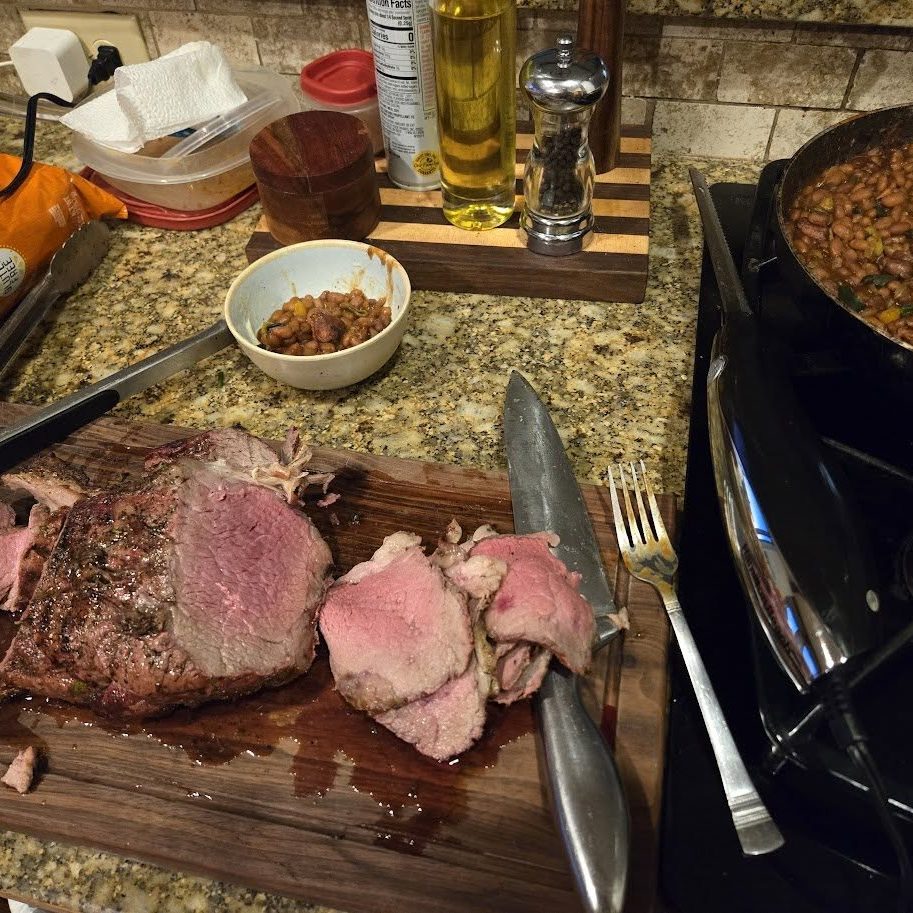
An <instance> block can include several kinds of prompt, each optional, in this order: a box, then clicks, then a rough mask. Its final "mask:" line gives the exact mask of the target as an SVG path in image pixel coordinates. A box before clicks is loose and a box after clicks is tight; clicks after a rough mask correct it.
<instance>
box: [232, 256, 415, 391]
mask: <svg viewBox="0 0 913 913" xmlns="http://www.w3.org/2000/svg"><path fill="white" fill-rule="evenodd" d="M356 288H360V289H361V290H362V291H363V292H364V293H365V295H366V296H367V297H368V298H380V297H381V296H383V297H386V299H387V304H388V305H389V306H390V310H391V312H392V317H391V320H390V325H389V326H388V327H385V328H384V329H383V330H381V332H380V333H378V334H377V335H376V336H374V337H373V338H372V339H369V340H368V341H367V342H363V343H361V344H360V345H357V346H353V347H352V348H351V349H343V350H342V351H341V352H329V353H327V354H326V355H281V354H279V353H277V352H270V351H268V350H267V349H263V348H261V347H260V344H259V343H258V342H257V330H258V329H259V328H260V327H261V326H262V325H263V321H264V320H266V318H267V317H269V315H270V314H272V313H273V311H275V310H276V309H277V308H281V307H282V305H283V304H285V302H286V301H288V299H289V298H291V297H293V296H295V295H299V296H300V295H313V296H314V297H315V298H316V297H317V296H318V295H319V294H320V293H321V292H322V291H324V290H327V289H328V290H329V291H332V292H350V291H352V290H353V289H356ZM411 294H412V286H411V285H410V284H409V277H408V276H407V275H406V271H405V270H404V269H403V267H402V265H401V264H400V263H399V262H398V261H397V260H395V259H394V258H393V257H391V256H390V255H389V254H387V253H385V252H384V251H382V250H378V248H376V247H371V246H370V245H368V244H361V243H359V242H357V241H334V240H328V241H304V242H303V243H301V244H293V245H291V246H290V247H283V248H282V249H281V250H277V251H275V252H273V253H271V254H267V255H266V256H265V257H262V258H261V259H259V260H257V261H255V262H254V263H252V264H251V265H250V266H248V267H247V269H246V270H244V272H243V273H241V275H239V276H238V278H237V279H235V281H234V282H232V284H231V287H230V288H229V290H228V294H227V295H226V296H225V322H226V323H227V324H228V328H229V330H231V333H232V335H233V336H234V337H235V339H236V340H237V341H238V345H239V346H240V347H241V349H242V350H243V352H244V354H245V355H247V357H248V358H249V359H250V360H251V361H252V362H253V363H254V364H255V365H256V366H257V367H258V368H259V369H260V370H261V371H263V372H264V373H265V374H268V375H269V376H270V377H273V378H275V379H276V380H278V381H281V382H282V383H284V384H290V385H291V386H293V387H298V388H299V389H301V390H335V389H337V388H338V387H346V386H348V385H349V384H354V383H358V381H360V380H364V379H365V378H366V377H368V376H370V375H371V374H373V373H374V372H375V371H377V370H378V369H379V368H381V367H383V365H384V364H386V362H387V361H388V360H389V359H390V356H391V355H393V353H394V352H395V351H396V348H397V346H398V345H399V344H400V342H402V338H403V335H404V334H405V332H406V324H407V322H408V318H409V299H410V297H411Z"/></svg>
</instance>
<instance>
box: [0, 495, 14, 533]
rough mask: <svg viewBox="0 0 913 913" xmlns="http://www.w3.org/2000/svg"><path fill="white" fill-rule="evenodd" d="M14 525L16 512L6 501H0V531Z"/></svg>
mask: <svg viewBox="0 0 913 913" xmlns="http://www.w3.org/2000/svg"><path fill="white" fill-rule="evenodd" d="M15 525H16V511H14V510H13V508H12V507H10V506H9V504H7V503H6V501H0V531H2V530H5V529H12V528H13V527H14V526H15Z"/></svg>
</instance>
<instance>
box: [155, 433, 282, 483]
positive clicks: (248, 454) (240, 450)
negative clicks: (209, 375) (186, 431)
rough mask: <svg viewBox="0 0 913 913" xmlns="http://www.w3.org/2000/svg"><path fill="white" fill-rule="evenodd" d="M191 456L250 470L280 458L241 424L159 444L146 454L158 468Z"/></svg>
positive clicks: (267, 464)
mask: <svg viewBox="0 0 913 913" xmlns="http://www.w3.org/2000/svg"><path fill="white" fill-rule="evenodd" d="M188 459H189V460H196V461H197V462H202V463H218V462H222V463H225V464H226V465H227V466H230V467H232V468H233V469H237V470H240V471H242V472H248V473H250V472H252V471H253V469H254V468H256V467H264V466H270V465H272V464H273V463H276V462H277V461H278V458H277V455H276V452H275V451H274V450H273V449H272V447H270V446H269V444H267V443H266V442H265V441H261V440H260V438H258V437H254V436H253V435H251V434H248V433H247V432H246V431H241V430H240V429H238V428H222V429H220V430H218V431H209V432H207V433H206V434H198V435H195V436H194V437H189V438H184V439H183V440H180V441H173V442H172V443H170V444H165V445H164V446H162V447H158V448H156V449H155V450H153V451H152V452H151V453H149V455H148V456H147V457H146V460H145V466H146V469H155V468H156V467H157V466H162V465H173V464H175V463H179V462H181V461H182V460H188Z"/></svg>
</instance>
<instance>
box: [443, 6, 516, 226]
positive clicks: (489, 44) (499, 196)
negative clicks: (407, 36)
mask: <svg viewBox="0 0 913 913" xmlns="http://www.w3.org/2000/svg"><path fill="white" fill-rule="evenodd" d="M430 3H431V9H432V12H433V13H434V67H435V79H436V83H437V107H438V134H439V142H440V155H441V191H442V195H443V205H444V215H445V216H446V217H447V219H448V220H449V221H451V222H452V223H453V224H454V225H458V226H459V227H460V228H468V229H470V230H473V231H480V230H483V229H487V228H495V227H497V226H498V225H501V224H503V223H504V222H506V221H507V219H509V218H510V215H511V213H512V212H513V210H514V197H515V194H514V189H515V174H514V163H515V160H516V132H517V119H516V92H515V86H516V74H515V69H514V68H515V65H516V64H515V59H516V44H517V11H516V0H430Z"/></svg>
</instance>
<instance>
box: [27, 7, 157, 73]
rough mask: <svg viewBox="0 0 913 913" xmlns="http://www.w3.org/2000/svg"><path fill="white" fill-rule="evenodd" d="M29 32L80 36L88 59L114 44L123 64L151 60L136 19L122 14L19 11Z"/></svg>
mask: <svg viewBox="0 0 913 913" xmlns="http://www.w3.org/2000/svg"><path fill="white" fill-rule="evenodd" d="M19 12H20V14H21V16H22V21H23V23H24V24H25V27H26V28H27V29H30V28H33V27H34V26H43V27H44V28H48V29H69V30H70V31H71V32H75V33H76V34H77V35H78V36H79V40H80V41H81V42H82V44H83V47H84V48H85V51H86V54H88V56H89V57H94V56H95V55H96V54H97V53H98V48H99V46H100V45H102V44H113V45H114V46H115V47H116V48H117V49H118V51H120V58H121V60H123V62H124V63H145V61H147V60H148V59H149V52H148V51H147V50H146V41H145V39H144V38H143V33H142V32H141V31H140V27H139V22H138V21H137V19H136V16H127V15H123V14H122V13H75V12H70V11H68V10H20V11H19Z"/></svg>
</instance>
